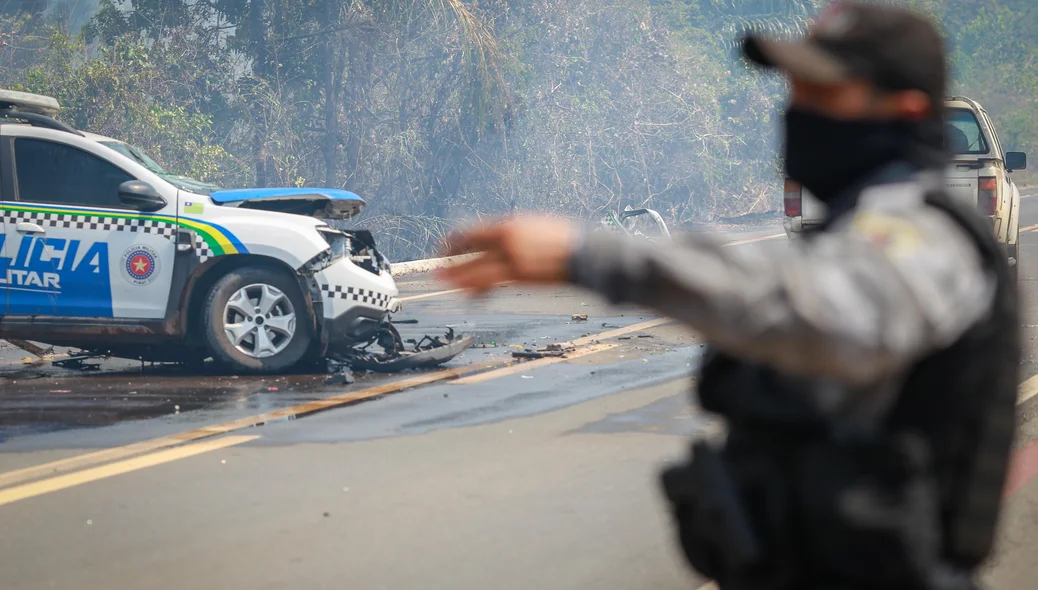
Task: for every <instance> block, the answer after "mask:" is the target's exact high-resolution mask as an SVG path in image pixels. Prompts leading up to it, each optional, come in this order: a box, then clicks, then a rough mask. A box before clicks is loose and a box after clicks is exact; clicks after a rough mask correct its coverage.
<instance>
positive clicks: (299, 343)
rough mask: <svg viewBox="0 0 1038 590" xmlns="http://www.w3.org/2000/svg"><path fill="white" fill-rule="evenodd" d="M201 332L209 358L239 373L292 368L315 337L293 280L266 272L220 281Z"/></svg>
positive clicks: (246, 272) (240, 273) (244, 272)
mask: <svg viewBox="0 0 1038 590" xmlns="http://www.w3.org/2000/svg"><path fill="white" fill-rule="evenodd" d="M203 330H204V332H205V336H206V342H207V343H208V345H209V349H210V351H211V352H212V354H213V358H214V359H215V360H216V361H217V362H219V363H221V364H222V365H224V366H226V367H227V368H229V369H230V370H232V371H235V372H242V373H276V372H279V371H284V370H287V369H290V368H292V367H293V366H295V365H296V364H297V363H299V361H301V360H302V359H303V358H304V356H306V353H307V350H308V349H309V347H310V344H311V340H312V336H313V329H312V326H311V321H310V314H309V311H308V309H307V306H306V303H305V301H304V300H303V296H302V293H301V292H300V289H299V285H298V284H297V283H296V281H295V279H294V278H293V277H291V276H289V275H288V274H287V273H283V272H278V271H276V270H272V269H267V268H242V269H237V270H234V271H231V272H229V273H228V274H227V275H225V276H224V277H222V278H221V279H220V280H218V281H217V282H216V284H215V285H213V288H212V291H210V292H209V297H208V299H207V300H206V305H205V308H204V314H203Z"/></svg>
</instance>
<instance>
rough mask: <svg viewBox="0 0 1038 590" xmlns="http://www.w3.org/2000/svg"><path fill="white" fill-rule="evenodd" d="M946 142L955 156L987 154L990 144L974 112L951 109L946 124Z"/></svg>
mask: <svg viewBox="0 0 1038 590" xmlns="http://www.w3.org/2000/svg"><path fill="white" fill-rule="evenodd" d="M944 133H945V141H946V142H947V147H948V149H949V150H950V151H951V153H953V154H986V153H988V144H987V142H986V141H984V134H983V133H982V132H981V130H980V123H979V122H978V121H977V117H976V115H974V114H973V111H970V110H968V109H949V110H948V113H947V116H946V117H945V124H944Z"/></svg>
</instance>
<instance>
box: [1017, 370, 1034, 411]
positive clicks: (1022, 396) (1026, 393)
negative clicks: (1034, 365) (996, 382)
mask: <svg viewBox="0 0 1038 590" xmlns="http://www.w3.org/2000/svg"><path fill="white" fill-rule="evenodd" d="M1016 391H1017V393H1016V396H1017V397H1016V403H1017V405H1020V404H1022V403H1024V402H1025V401H1027V400H1029V399H1031V398H1032V397H1034V396H1036V395H1038V375H1034V376H1033V377H1031V378H1030V379H1028V380H1027V381H1024V382H1023V383H1021V384H1020V387H1019V388H1018V389H1017V390H1016Z"/></svg>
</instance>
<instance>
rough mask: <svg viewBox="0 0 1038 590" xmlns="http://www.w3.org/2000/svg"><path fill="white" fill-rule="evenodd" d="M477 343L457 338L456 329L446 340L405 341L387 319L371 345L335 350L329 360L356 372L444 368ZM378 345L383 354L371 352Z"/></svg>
mask: <svg viewBox="0 0 1038 590" xmlns="http://www.w3.org/2000/svg"><path fill="white" fill-rule="evenodd" d="M473 340H474V338H473V337H472V336H464V337H457V336H455V334H454V328H448V329H447V333H446V334H445V335H444V337H443V339H442V340H441V339H440V337H438V336H424V337H422V339H421V340H404V339H403V338H401V336H400V332H398V331H397V329H396V328H395V327H394V326H393V324H392V322H390V321H389V320H386V321H384V322H383V323H382V325H381V326H380V327H379V330H378V333H377V334H376V335H375V337H374V338H373V339H372V340H371V341H370V342H368V343H366V344H364V345H362V346H354V347H348V348H344V349H341V350H331V351H329V353H328V357H329V359H330V361H331V362H333V363H340V364H343V365H347V366H349V367H350V368H351V369H354V370H361V371H376V372H380V373H393V372H397V371H407V370H414V369H427V368H430V367H435V366H437V365H441V364H443V363H445V362H447V361H450V360H451V359H453V358H454V357H456V356H458V355H459V354H461V353H463V352H465V350H467V349H468V348H469V347H470V346H472V342H473ZM376 344H377V345H378V347H379V348H381V349H382V352H381V353H378V352H369V351H368V348H369V347H371V346H372V345H376ZM408 344H410V345H411V348H410V349H409V348H407V346H406V345H408Z"/></svg>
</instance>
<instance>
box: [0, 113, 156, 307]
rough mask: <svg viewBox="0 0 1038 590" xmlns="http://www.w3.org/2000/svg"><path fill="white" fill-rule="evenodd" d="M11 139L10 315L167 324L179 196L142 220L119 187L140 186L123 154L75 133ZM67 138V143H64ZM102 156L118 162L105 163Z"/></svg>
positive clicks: (8, 224) (8, 217) (8, 208)
mask: <svg viewBox="0 0 1038 590" xmlns="http://www.w3.org/2000/svg"><path fill="white" fill-rule="evenodd" d="M47 135H48V136H44V137H40V136H19V137H14V138H12V140H11V143H10V147H9V149H10V150H11V152H12V154H13V158H12V165H11V168H12V170H13V175H14V186H15V190H14V192H15V202H13V203H11V202H8V203H6V204H5V209H6V211H5V221H6V227H7V246H8V253H9V254H10V255H9V257H8V259H9V266H10V269H9V271H8V275H9V276H11V280H10V283H11V284H9V285H8V289H9V291H8V293H9V294H8V313H9V314H10V315H12V316H14V315H44V316H69V317H81V318H115V319H159V318H162V317H164V315H165V311H166V303H167V300H168V298H169V292H170V284H171V279H172V270H173V269H172V267H173V264H172V261H173V255H174V253H175V245H174V242H173V240H174V239H175V233H176V191H175V189H174V190H173V191H172V192H171V194H170V192H169V189H168V187H154V188H156V190H160V191H161V190H163V189H164V190H166V191H167V193H166V195H164V197H169V198H166V206H165V207H164V208H163V209H161V210H159V211H156V212H153V213H142V212H140V211H137V210H135V209H133V208H132V207H130V206H127V205H125V204H124V203H123V202H122V201H121V200H120V197H119V187H120V185H121V184H122V183H124V182H126V181H130V180H138V179H137V178H136V177H135V176H134V175H133V174H131V173H130V172H128V171H127V170H126V169H125V168H132V166H126V165H125V163H124V162H120V160H121V158H122V156H119V155H118V154H115V153H114V152H111V150H107V148H104V147H103V146H99V145H96V144H93V143H91V142H89V141H87V140H82V141H79V144H80V145H73V143H74V141H73V140H76V141H78V137H77V136H73V135H70V134H63V133H60V132H48V133H47ZM66 135H67V138H66V137H65V136H66ZM105 152H111V153H112V154H113V156H110V157H104V156H105V155H106V154H105Z"/></svg>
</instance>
